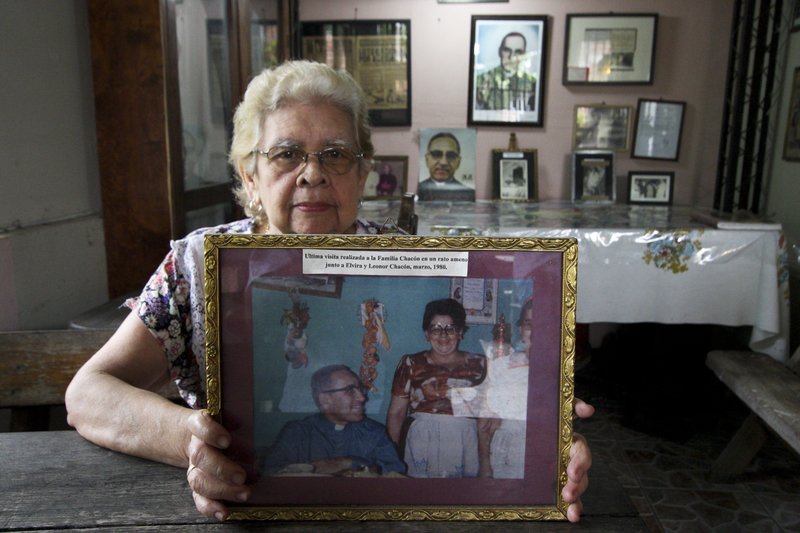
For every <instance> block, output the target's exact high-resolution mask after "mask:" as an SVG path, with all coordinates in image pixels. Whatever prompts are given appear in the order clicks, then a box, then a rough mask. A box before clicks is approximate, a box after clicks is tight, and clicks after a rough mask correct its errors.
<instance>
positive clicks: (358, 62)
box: [299, 19, 411, 127]
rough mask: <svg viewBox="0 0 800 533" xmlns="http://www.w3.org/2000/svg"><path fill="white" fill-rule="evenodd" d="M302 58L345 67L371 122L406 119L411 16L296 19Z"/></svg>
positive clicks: (407, 122)
mask: <svg viewBox="0 0 800 533" xmlns="http://www.w3.org/2000/svg"><path fill="white" fill-rule="evenodd" d="M300 26H301V27H300V37H299V38H300V43H299V49H300V53H301V56H302V58H303V59H309V60H312V61H317V62H319V63H326V64H327V65H329V66H331V67H333V68H336V69H345V70H347V72H349V73H350V74H351V75H352V76H353V77H354V78H355V79H356V81H357V82H358V83H359V85H361V87H362V89H364V93H365V94H366V97H367V107H368V109H369V118H370V121H371V123H372V125H373V126H379V127H380V126H408V125H410V124H411V21H410V20H407V19H406V20H328V21H320V22H316V21H308V22H305V21H304V22H302V23H301V24H300Z"/></svg>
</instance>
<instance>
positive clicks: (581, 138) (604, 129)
mask: <svg viewBox="0 0 800 533" xmlns="http://www.w3.org/2000/svg"><path fill="white" fill-rule="evenodd" d="M630 117H631V108H630V107H629V106H625V105H605V104H597V105H576V106H575V120H574V122H573V135H572V149H573V150H614V151H615V152H624V151H627V150H628V138H629V137H630V135H629V133H628V132H629V131H630V123H631V119H630Z"/></svg>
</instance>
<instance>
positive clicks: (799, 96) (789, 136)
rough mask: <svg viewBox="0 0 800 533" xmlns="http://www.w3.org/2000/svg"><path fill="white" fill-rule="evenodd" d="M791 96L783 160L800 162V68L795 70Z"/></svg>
mask: <svg viewBox="0 0 800 533" xmlns="http://www.w3.org/2000/svg"><path fill="white" fill-rule="evenodd" d="M790 94H791V96H789V113H788V116H787V119H786V136H785V137H784V140H783V158H784V159H786V160H787V161H800V67H798V68H796V69H794V77H793V78H792V90H791V93H790Z"/></svg>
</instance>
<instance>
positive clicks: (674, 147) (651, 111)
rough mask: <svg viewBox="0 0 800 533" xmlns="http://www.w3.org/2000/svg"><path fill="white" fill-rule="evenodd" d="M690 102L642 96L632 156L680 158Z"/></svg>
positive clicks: (637, 112) (637, 109) (637, 110)
mask: <svg viewBox="0 0 800 533" xmlns="http://www.w3.org/2000/svg"><path fill="white" fill-rule="evenodd" d="M685 112H686V102H676V101H669V100H648V99H645V98H640V99H639V102H638V104H637V106H636V127H635V129H634V133H633V150H631V157H633V158H638V159H662V160H665V161H677V160H678V156H679V154H680V148H681V133H682V131H683V117H684V115H685Z"/></svg>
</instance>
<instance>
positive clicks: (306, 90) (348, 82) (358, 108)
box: [228, 61, 375, 216]
mask: <svg viewBox="0 0 800 533" xmlns="http://www.w3.org/2000/svg"><path fill="white" fill-rule="evenodd" d="M295 103H302V104H314V103H326V104H333V105H335V106H338V107H339V108H341V109H342V110H343V111H344V112H346V113H347V114H349V115H350V116H352V117H353V124H355V127H356V131H355V134H356V143H357V147H356V148H357V149H358V150H359V151H361V152H362V153H364V158H363V159H362V160H361V161H362V162H363V164H369V165H371V159H372V156H373V155H374V152H375V149H374V147H373V145H372V135H371V132H370V126H369V114H368V112H367V102H366V97H365V95H364V91H363V90H362V89H361V87H360V86H359V85H358V83H356V81H355V80H354V79H353V77H352V76H350V74H348V73H347V72H346V71H344V70H334V69H333V68H331V67H329V66H327V65H324V64H322V63H314V62H312V61H288V62H286V63H283V64H281V65H279V66H277V67H275V68H273V69H269V70H264V71H263V72H261V74H259V75H258V76H256V77H255V78H253V80H252V81H251V82H250V84H249V85H248V86H247V90H246V91H245V93H244V98H243V99H242V103H241V104H239V106H238V107H237V108H236V112H235V113H234V115H233V141H232V142H231V150H230V154H229V155H228V162H229V163H230V164H231V165H232V166H233V168H234V170H235V171H236V178H237V183H236V185H235V186H234V189H233V192H234V194H235V195H236V201H237V202H239V205H241V206H242V207H243V208H244V210H245V213H246V214H247V215H248V216H252V215H253V213H250V212H249V211H250V210H249V208H248V205H247V204H248V196H247V192H246V191H245V189H244V187H243V183H242V178H243V177H242V176H241V175H240V168H241V169H243V171H244V172H246V173H248V175H250V174H252V173H253V172H255V168H256V158H255V157H254V154H253V150H255V149H256V148H258V143H259V142H260V140H261V134H262V130H263V126H264V123H265V121H266V118H267V117H268V116H269V114H270V113H272V112H274V111H276V110H278V109H280V108H281V107H282V106H285V105H287V104H295Z"/></svg>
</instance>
